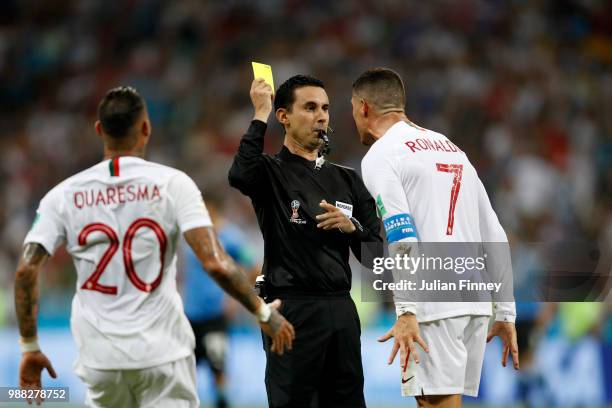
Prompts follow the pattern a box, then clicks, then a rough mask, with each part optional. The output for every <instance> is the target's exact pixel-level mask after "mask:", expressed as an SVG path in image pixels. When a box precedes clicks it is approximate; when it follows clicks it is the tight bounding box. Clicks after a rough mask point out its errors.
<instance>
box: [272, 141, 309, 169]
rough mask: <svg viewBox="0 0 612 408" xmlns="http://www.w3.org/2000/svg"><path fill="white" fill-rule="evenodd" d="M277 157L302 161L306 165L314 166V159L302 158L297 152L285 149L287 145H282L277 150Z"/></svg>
mask: <svg viewBox="0 0 612 408" xmlns="http://www.w3.org/2000/svg"><path fill="white" fill-rule="evenodd" d="M278 157H280V158H281V159H283V160H293V161H295V162H298V163H303V164H305V165H307V166H311V167H313V168H314V165H315V160H308V159H305V158H303V157H302V156H298V155H297V154H293V153H291V152H290V151H289V149H287V146H285V145H283V147H282V148H281V150H280V152H278Z"/></svg>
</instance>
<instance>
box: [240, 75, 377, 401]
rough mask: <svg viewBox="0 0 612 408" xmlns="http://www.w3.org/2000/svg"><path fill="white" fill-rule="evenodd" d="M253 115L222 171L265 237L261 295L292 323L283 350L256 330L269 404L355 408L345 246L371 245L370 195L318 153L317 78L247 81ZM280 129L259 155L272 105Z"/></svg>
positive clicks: (323, 103)
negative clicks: (271, 146)
mask: <svg viewBox="0 0 612 408" xmlns="http://www.w3.org/2000/svg"><path fill="white" fill-rule="evenodd" d="M250 94H251V101H252V103H253V107H254V108H255V116H254V118H253V121H252V122H251V125H250V126H249V129H248V130H247V132H246V134H245V135H244V136H243V138H242V141H241V143H240V147H239V149H238V153H237V154H236V156H235V158H234V162H233V164H232V167H231V169H230V172H229V182H230V184H231V185H232V186H233V187H235V188H237V189H238V190H240V191H241V192H242V193H243V194H245V195H247V196H248V197H250V198H251V200H252V203H253V207H254V209H255V213H256V215H257V220H258V222H259V227H260V229H261V231H262V234H263V238H264V244H265V249H264V253H265V258H264V265H263V274H264V277H265V283H264V290H265V295H266V296H267V300H268V301H271V300H273V299H281V300H282V306H281V309H282V313H283V315H284V316H285V317H286V318H287V320H289V322H291V323H292V324H293V325H294V327H295V330H296V334H297V335H296V338H295V341H294V343H293V348H292V349H291V350H290V351H288V352H286V353H285V354H284V355H275V354H274V353H272V352H271V351H273V350H271V349H270V348H271V345H270V339H269V338H268V337H267V336H264V349H265V351H266V358H267V367H266V389H267V393H268V401H269V405H270V407H273V408H278V407H293V408H296V407H309V408H310V407H321V408H323V407H365V401H364V397H363V369H362V365H361V341H360V333H361V328H360V323H359V317H358V315H357V310H356V308H355V304H354V303H353V301H352V299H351V297H350V295H349V290H350V289H351V269H350V267H349V262H348V260H349V248H350V249H351V250H352V251H353V254H354V255H355V256H356V257H357V258H358V259H361V244H362V243H365V242H373V243H381V242H382V239H381V237H380V235H379V222H378V219H377V217H376V209H375V203H374V200H373V199H372V197H371V196H370V194H369V193H368V191H367V189H366V188H365V186H364V184H363V181H362V180H361V178H360V177H359V176H358V175H357V173H355V171H354V170H352V169H349V168H346V167H342V166H338V165H335V164H332V163H329V162H325V161H324V160H322V159H321V158H318V152H319V149H320V148H321V147H322V146H323V138H322V134H323V132H325V131H326V130H327V127H328V123H329V99H328V97H327V93H326V92H325V89H324V86H323V83H322V82H321V81H319V80H318V79H316V78H312V77H308V76H304V75H296V76H294V77H291V78H290V79H288V80H287V81H286V82H285V83H283V84H282V85H281V86H280V87H279V88H278V90H277V92H276V96H275V98H273V97H272V88H271V87H270V85H268V84H266V83H265V82H264V81H263V80H262V79H255V80H254V81H253V83H252V85H251V92H250ZM273 99H274V109H275V112H276V119H277V120H278V121H279V122H280V123H281V124H282V125H283V127H284V129H285V139H284V143H283V147H282V148H281V150H280V152H279V153H278V154H276V155H268V154H264V153H263V148H264V134H265V132H266V127H267V125H266V122H267V120H268V116H269V115H270V112H271V111H272V100H273Z"/></svg>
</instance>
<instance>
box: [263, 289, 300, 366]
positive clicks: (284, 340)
mask: <svg viewBox="0 0 612 408" xmlns="http://www.w3.org/2000/svg"><path fill="white" fill-rule="evenodd" d="M269 305H270V308H271V309H272V314H271V315H270V320H268V322H267V323H261V322H260V323H259V326H260V327H261V330H263V332H264V333H266V334H267V335H268V336H270V337H271V338H272V347H270V351H272V352H273V353H276V354H278V355H281V356H282V355H283V353H284V352H285V350H291V348H292V347H293V340H294V339H295V330H294V329H293V325H292V324H291V323H289V322H288V321H287V319H285V318H284V317H283V315H282V314H280V313H279V312H278V308H279V307H280V305H281V301H280V299H276V300H275V301H274V302H272V303H270V304H269Z"/></svg>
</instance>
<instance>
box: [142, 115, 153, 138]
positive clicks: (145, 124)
mask: <svg viewBox="0 0 612 408" xmlns="http://www.w3.org/2000/svg"><path fill="white" fill-rule="evenodd" d="M140 133H141V134H142V135H143V136H144V137H149V136H151V122H149V119H145V120H143V121H142V125H141V126H140Z"/></svg>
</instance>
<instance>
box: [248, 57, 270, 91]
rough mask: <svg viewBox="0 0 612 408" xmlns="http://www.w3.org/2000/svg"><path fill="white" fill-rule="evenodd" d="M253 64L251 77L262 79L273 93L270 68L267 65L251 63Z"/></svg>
mask: <svg viewBox="0 0 612 408" xmlns="http://www.w3.org/2000/svg"><path fill="white" fill-rule="evenodd" d="M251 64H253V76H254V77H255V78H263V80H264V81H266V83H267V84H269V85H270V86H271V87H272V92H274V78H273V77H272V67H271V66H270V65H267V64H261V63H259V62H254V61H252V62H251Z"/></svg>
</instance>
